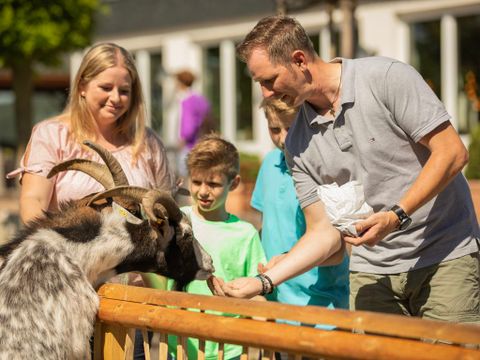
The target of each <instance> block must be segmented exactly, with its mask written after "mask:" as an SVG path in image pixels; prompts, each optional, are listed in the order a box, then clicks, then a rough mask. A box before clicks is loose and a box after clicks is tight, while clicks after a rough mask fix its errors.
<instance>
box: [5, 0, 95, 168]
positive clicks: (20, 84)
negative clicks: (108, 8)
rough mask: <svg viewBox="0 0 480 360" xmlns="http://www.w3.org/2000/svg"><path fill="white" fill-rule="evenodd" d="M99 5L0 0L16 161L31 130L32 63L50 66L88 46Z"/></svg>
mask: <svg viewBox="0 0 480 360" xmlns="http://www.w3.org/2000/svg"><path fill="white" fill-rule="evenodd" d="M101 6H102V5H101V4H100V1H99V0H50V1H45V0H0V67H6V68H10V69H11V70H12V78H13V83H12V87H13V91H14V94H15V125H16V133H17V162H18V160H19V157H20V155H21V154H23V152H24V149H25V147H26V145H27V142H28V139H29V137H30V131H31V128H32V95H33V78H34V67H35V65H36V64H44V65H56V64H58V63H59V60H60V57H61V56H62V55H63V54H65V53H67V52H70V51H73V50H75V49H81V48H84V47H86V46H88V45H89V44H90V42H91V38H92V35H93V30H94V19H95V13H96V12H97V11H98V10H100V9H101Z"/></svg>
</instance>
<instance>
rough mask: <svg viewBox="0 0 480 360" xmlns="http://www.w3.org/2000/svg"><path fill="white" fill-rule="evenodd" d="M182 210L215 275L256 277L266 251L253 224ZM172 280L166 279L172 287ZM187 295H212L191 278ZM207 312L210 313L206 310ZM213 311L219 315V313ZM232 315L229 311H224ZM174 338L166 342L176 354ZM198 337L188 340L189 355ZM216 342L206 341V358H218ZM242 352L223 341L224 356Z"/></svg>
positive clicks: (232, 217) (192, 354)
mask: <svg viewBox="0 0 480 360" xmlns="http://www.w3.org/2000/svg"><path fill="white" fill-rule="evenodd" d="M181 210H182V211H183V212H184V213H185V214H186V215H187V216H188V217H189V218H190V220H191V221H192V228H193V234H194V235H195V238H196V239H197V240H198V241H199V242H200V244H201V245H202V246H203V247H204V249H205V250H206V251H207V252H208V253H209V254H210V256H211V257H212V260H213V265H214V266H215V273H214V275H215V276H218V277H220V278H222V279H224V280H225V281H230V280H233V279H236V278H239V277H243V276H255V275H256V274H257V273H258V272H257V266H258V263H265V261H266V259H265V253H264V251H263V248H262V244H261V243H260V236H259V235H258V231H257V230H256V229H255V227H254V226H253V225H252V224H250V223H248V222H246V221H242V220H240V219H239V218H238V217H236V216H235V215H232V214H230V216H229V218H228V220H227V221H206V220H203V219H201V218H200V217H199V216H198V215H197V214H195V212H194V211H193V208H192V207H191V206H185V207H182V208H181ZM172 286H173V281H172V280H169V284H168V288H169V289H171V288H172ZM186 292H188V293H190V294H200V295H212V293H211V291H210V289H209V288H208V285H207V282H206V281H200V280H194V281H192V282H191V283H190V284H189V285H187V287H186ZM207 313H209V312H208V311H207ZM215 314H217V315H218V312H216V313H215ZM223 315H225V316H233V315H232V314H223ZM176 344H177V339H176V337H174V336H169V339H168V345H169V348H170V353H171V354H172V356H173V355H174V354H175V353H176ZM197 352H198V340H196V339H191V338H189V339H188V358H189V359H197ZM217 352H218V343H215V342H211V341H207V342H206V344H205V359H207V360H214V359H217ZM241 354H242V347H241V346H238V345H229V344H225V347H224V358H225V359H231V358H234V357H237V356H240V355H241Z"/></svg>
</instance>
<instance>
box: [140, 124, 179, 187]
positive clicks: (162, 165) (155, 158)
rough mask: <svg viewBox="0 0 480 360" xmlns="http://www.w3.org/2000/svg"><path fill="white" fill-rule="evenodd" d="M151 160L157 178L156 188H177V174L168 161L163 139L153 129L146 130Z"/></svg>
mask: <svg viewBox="0 0 480 360" xmlns="http://www.w3.org/2000/svg"><path fill="white" fill-rule="evenodd" d="M146 137H147V144H148V149H147V151H150V161H151V166H152V172H153V176H154V179H155V184H154V186H155V188H158V189H164V190H168V191H173V190H174V189H175V176H174V174H173V173H172V171H171V170H172V168H171V166H170V165H169V163H168V157H167V151H166V150H165V146H164V145H163V143H162V140H160V138H159V137H158V135H157V134H155V132H154V131H153V130H152V129H147V131H146Z"/></svg>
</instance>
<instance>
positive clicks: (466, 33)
mask: <svg viewBox="0 0 480 360" xmlns="http://www.w3.org/2000/svg"><path fill="white" fill-rule="evenodd" d="M457 27H458V50H459V56H458V67H459V69H458V128H459V131H460V132H463V133H468V132H469V130H470V129H472V128H473V127H474V126H475V125H477V124H478V123H479V119H480V116H479V112H480V99H479V89H480V86H479V83H480V62H479V59H480V48H479V47H478V46H476V44H477V42H478V34H480V15H474V16H466V17H458V18H457Z"/></svg>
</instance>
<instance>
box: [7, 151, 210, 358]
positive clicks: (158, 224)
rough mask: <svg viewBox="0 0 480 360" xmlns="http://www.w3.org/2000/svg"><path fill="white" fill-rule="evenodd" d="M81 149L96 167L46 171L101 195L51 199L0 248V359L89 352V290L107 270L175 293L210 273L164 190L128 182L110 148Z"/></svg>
mask: <svg viewBox="0 0 480 360" xmlns="http://www.w3.org/2000/svg"><path fill="white" fill-rule="evenodd" d="M86 145H87V146H90V147H91V148H92V149H94V150H95V151H97V152H98V153H99V154H100V156H101V157H102V159H103V160H104V162H105V163H106V165H103V164H100V163H95V162H93V161H89V160H83V159H77V160H78V161H72V160H71V161H68V162H65V163H62V164H59V165H57V166H56V167H54V168H53V169H52V171H51V172H50V174H49V177H51V176H53V175H55V174H56V173H58V172H59V171H64V170H80V171H83V172H85V173H87V174H90V175H91V176H93V177H94V178H95V179H96V180H97V181H99V182H100V183H101V184H102V185H103V186H104V187H105V188H106V191H103V192H100V193H98V194H91V195H89V196H87V197H85V198H83V199H80V200H77V201H70V202H68V203H65V204H61V206H60V209H59V211H55V212H46V213H45V216H43V217H41V218H38V219H36V220H35V221H33V222H30V223H28V224H27V225H26V227H25V229H24V230H23V231H21V232H19V234H18V235H17V236H16V237H15V238H14V239H13V240H12V241H11V242H9V243H7V244H6V245H3V246H1V247H0V359H2V360H3V359H8V360H15V359H28V358H33V357H35V358H38V359H44V360H50V359H51V360H60V359H62V360H63V359H72V360H76V359H78V360H80V359H81V360H84V359H87V358H89V357H90V347H89V339H90V337H91V335H92V333H93V326H94V323H95V316H96V313H97V310H98V305H99V300H98V296H97V294H96V292H95V289H94V287H95V285H96V284H99V283H101V282H102V281H103V280H104V279H105V278H107V277H109V276H112V275H114V274H117V273H124V272H129V271H142V272H155V273H158V274H161V275H165V276H168V277H170V278H172V279H174V280H175V281H176V289H182V288H183V287H184V286H185V285H186V284H187V283H188V282H190V281H191V280H194V279H199V280H205V279H207V278H208V277H209V276H210V275H211V274H212V273H213V271H214V269H213V264H212V260H211V258H210V256H209V255H208V254H207V253H206V252H205V250H203V248H202V247H201V246H200V244H199V243H198V241H197V240H196V239H195V238H194V237H193V232H192V228H191V225H190V223H189V221H188V220H187V218H186V216H185V215H184V214H183V213H182V212H181V211H180V209H179V208H178V206H177V204H176V203H175V201H174V200H173V198H172V197H171V195H170V194H169V193H167V192H165V191H161V190H148V189H144V188H139V187H132V186H128V181H127V180H126V177H125V175H124V173H123V170H122V169H121V166H120V164H118V162H117V161H116V160H115V159H114V158H113V156H111V154H109V153H108V152H107V151H106V150H104V149H102V148H101V147H99V146H98V145H95V144H93V143H90V142H86ZM119 204H120V205H119ZM127 209H128V210H127ZM129 211H131V212H132V213H130V212H129ZM141 213H144V215H143V216H141V215H140V214H141Z"/></svg>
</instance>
